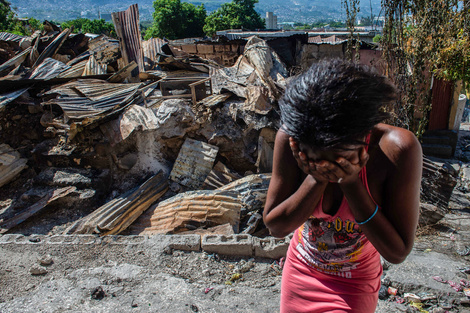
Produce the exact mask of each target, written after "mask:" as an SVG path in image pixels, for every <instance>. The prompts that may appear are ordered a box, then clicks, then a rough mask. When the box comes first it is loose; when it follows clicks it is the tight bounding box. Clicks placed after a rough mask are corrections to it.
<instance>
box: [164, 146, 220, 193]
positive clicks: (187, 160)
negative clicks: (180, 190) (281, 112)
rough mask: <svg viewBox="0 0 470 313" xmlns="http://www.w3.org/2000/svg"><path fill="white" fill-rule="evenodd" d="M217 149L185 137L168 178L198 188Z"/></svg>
mask: <svg viewBox="0 0 470 313" xmlns="http://www.w3.org/2000/svg"><path fill="white" fill-rule="evenodd" d="M218 151H219V148H218V147H216V146H213V145H210V144H208V143H205V142H202V141H197V140H194V139H191V138H186V140H185V142H184V144H183V146H182V147H181V150H180V152H179V154H178V157H177V158H176V161H175V164H174V165H173V169H172V171H171V174H170V179H171V180H173V181H176V182H178V183H180V184H181V185H183V186H187V187H191V188H193V189H198V188H199V187H200V186H202V184H203V183H204V181H205V180H206V177H207V175H209V173H210V171H211V170H212V166H213V165H214V161H215V157H216V156H217V152H218Z"/></svg>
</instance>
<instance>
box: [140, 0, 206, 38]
mask: <svg viewBox="0 0 470 313" xmlns="http://www.w3.org/2000/svg"><path fill="white" fill-rule="evenodd" d="M153 7H154V9H155V12H153V24H152V26H151V27H150V28H149V29H147V31H146V32H145V39H149V38H151V37H158V38H168V39H179V38H187V37H200V36H203V35H204V32H203V27H204V21H205V19H206V16H207V13H206V8H205V7H204V5H203V4H201V5H200V6H195V5H194V4H192V3H188V2H181V1H180V0H155V1H154V2H153Z"/></svg>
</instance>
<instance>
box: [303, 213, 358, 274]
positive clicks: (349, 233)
mask: <svg viewBox="0 0 470 313" xmlns="http://www.w3.org/2000/svg"><path fill="white" fill-rule="evenodd" d="M297 235H298V236H299V237H298V245H297V247H296V248H297V251H298V252H299V254H300V255H301V256H302V257H303V259H304V261H305V262H307V263H308V265H310V266H312V267H314V268H316V269H317V270H319V271H321V272H324V273H327V274H332V275H339V276H344V277H346V278H349V277H348V276H350V275H349V274H348V273H350V272H351V270H354V269H356V267H357V264H358V256H359V255H360V254H361V252H362V248H363V247H364V245H365V243H366V241H367V239H366V238H365V236H364V235H363V234H362V231H361V229H360V227H359V226H358V225H357V224H356V223H355V221H354V220H351V219H345V220H343V219H342V218H341V217H340V216H336V217H335V218H332V219H324V218H311V219H309V220H308V221H306V222H305V223H304V225H302V226H301V227H300V228H299V229H298V232H297Z"/></svg>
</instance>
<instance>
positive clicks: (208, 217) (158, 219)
mask: <svg viewBox="0 0 470 313" xmlns="http://www.w3.org/2000/svg"><path fill="white" fill-rule="evenodd" d="M241 208H242V203H241V202H240V200H239V199H238V192H233V191H226V190H198V191H190V192H185V193H180V194H178V195H176V196H174V197H171V198H169V199H167V200H165V201H162V202H160V203H159V204H158V205H156V206H154V207H152V208H150V209H149V212H148V213H146V216H147V214H148V215H150V218H147V219H145V220H142V222H141V223H139V224H135V225H133V227H132V230H133V232H138V233H140V235H144V234H146V235H151V234H170V233H178V232H183V231H187V230H190V229H194V228H197V227H200V226H206V227H212V226H216V225H223V224H227V223H229V224H230V225H232V226H233V227H234V228H235V229H236V232H238V227H239V221H240V211H241Z"/></svg>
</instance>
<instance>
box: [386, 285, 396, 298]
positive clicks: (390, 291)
mask: <svg viewBox="0 0 470 313" xmlns="http://www.w3.org/2000/svg"><path fill="white" fill-rule="evenodd" d="M397 292H398V289H397V288H393V287H388V289H387V293H388V294H389V295H391V296H396V295H397Z"/></svg>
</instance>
